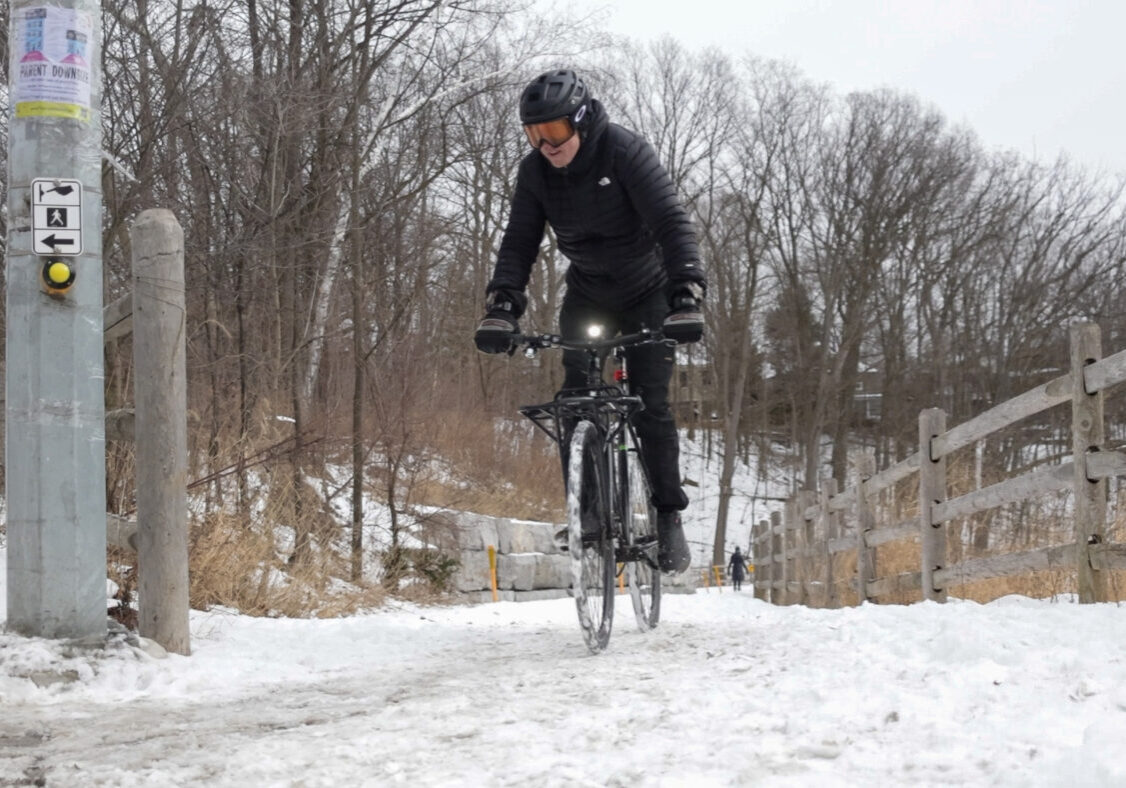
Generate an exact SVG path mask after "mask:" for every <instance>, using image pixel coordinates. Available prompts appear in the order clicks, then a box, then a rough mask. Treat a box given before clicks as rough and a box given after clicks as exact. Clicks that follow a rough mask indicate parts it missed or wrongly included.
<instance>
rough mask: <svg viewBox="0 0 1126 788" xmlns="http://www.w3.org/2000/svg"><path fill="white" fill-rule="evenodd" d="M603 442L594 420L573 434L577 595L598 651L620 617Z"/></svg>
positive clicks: (570, 511) (571, 524) (571, 523)
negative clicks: (618, 614) (616, 594)
mask: <svg viewBox="0 0 1126 788" xmlns="http://www.w3.org/2000/svg"><path fill="white" fill-rule="evenodd" d="M602 445H603V444H602V436H601V435H599V433H598V429H597V428H596V427H595V426H594V424H592V423H591V422H589V421H580V422H579V423H578V425H577V426H576V427H575V431H574V432H573V433H572V435H571V444H570V452H569V454H568V464H567V532H568V551H569V553H570V555H571V595H572V596H573V597H574V598H575V606H576V607H577V608H578V613H579V626H580V627H581V628H582V631H583V639H584V640H585V641H586V645H587V648H589V649H590V650H591V651H593V652H598V651H601V650H602V649H604V648H605V647H606V644H607V643H608V642H609V641H610V628H611V626H612V625H613V621H614V575H615V572H614V570H615V565H614V543H613V539H612V537H611V534H610V524H609V517H608V516H607V515H608V513H609V510H608V507H607V495H606V481H607V480H606V478H605V471H604V466H603V464H602V457H603V454H602ZM584 515H585V519H586V520H587V527H586V529H585V533H584V528H583V519H584Z"/></svg>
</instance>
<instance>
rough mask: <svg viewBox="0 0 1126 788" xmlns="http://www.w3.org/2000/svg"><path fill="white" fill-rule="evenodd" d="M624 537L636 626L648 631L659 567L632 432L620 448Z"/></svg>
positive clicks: (656, 607) (656, 617) (655, 615)
mask: <svg viewBox="0 0 1126 788" xmlns="http://www.w3.org/2000/svg"><path fill="white" fill-rule="evenodd" d="M622 460H623V462H624V466H625V467H624V472H625V477H626V481H627V484H626V485H625V493H626V495H625V501H624V503H625V513H624V517H623V518H622V522H623V524H624V526H625V541H626V544H627V545H628V552H629V553H630V555H631V556H632V557H634V559H635V560H631V561H628V562H627V563H626V567H625V572H626V586H627V587H628V588H629V595H630V601H631V602H633V614H634V617H635V618H636V619H637V627H638V629H640V630H641V631H642V632H648V631H649V630H651V629H653V628H654V627H656V626H657V623H658V622H659V621H660V620H661V570H660V566H659V565H658V563H657V510H656V508H655V507H654V506H653V502H652V500H651V498H652V494H651V490H650V487H649V479H648V478H647V476H646V474H645V469H644V468H643V467H642V465H641V455H640V453H639V451H638V447H637V444H636V441H635V440H634V437H633V435H632V434H631V435H630V437H629V441H628V443H627V445H626V450H625V451H624V452H623V456H622Z"/></svg>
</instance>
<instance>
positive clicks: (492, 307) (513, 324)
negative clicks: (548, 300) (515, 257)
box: [473, 290, 528, 355]
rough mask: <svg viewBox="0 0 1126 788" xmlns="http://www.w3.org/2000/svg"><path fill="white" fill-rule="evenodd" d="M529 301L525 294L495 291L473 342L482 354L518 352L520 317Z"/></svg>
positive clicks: (487, 304)
mask: <svg viewBox="0 0 1126 788" xmlns="http://www.w3.org/2000/svg"><path fill="white" fill-rule="evenodd" d="M527 303H528V300H527V298H526V297H525V296H524V294H523V293H516V292H513V291H510V290H494V291H492V292H491V293H489V298H488V301H487V302H486V308H487V310H488V311H486V312H485V317H484V318H483V319H482V320H481V322H480V323H478V324H477V331H476V332H475V333H474V334H473V342H474V343H475V344H476V345H477V349H478V350H480V351H481V352H482V353H508V354H509V355H512V352H513V351H514V350H516V339H517V337H519V336H520V323H519V322H517V321H518V320H519V319H520V315H522V314H523V313H524V307H525V306H526V305H527Z"/></svg>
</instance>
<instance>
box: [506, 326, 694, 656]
mask: <svg viewBox="0 0 1126 788" xmlns="http://www.w3.org/2000/svg"><path fill="white" fill-rule="evenodd" d="M517 342H518V346H520V345H522V346H523V347H524V354H525V356H527V357H529V358H534V357H535V355H536V353H538V352H539V351H540V350H545V349H548V348H560V349H564V350H581V351H584V352H585V353H586V354H587V359H588V364H587V380H586V385H585V386H583V387H581V388H578V389H569V390H564V391H561V392H559V393H557V394H556V395H555V398H554V399H553V400H552V401H551V402H546V403H543V404H540V405H525V406H522V407H520V408H519V411H520V413H521V414H523V415H524V416H526V417H527V418H529V419H531V421H532V423H533V424H535V425H536V426H537V427H539V428H540V429H541V430H543V431H544V432H545V433H546V434H547V435H548V437H550V438H551V439H552V440H553V441H554V442H555V443H557V444H558V445H559V447H560V454H561V457H566V458H567V461H566V467H565V469H564V473H565V480H566V487H567V529H566V531H567V545H566V549H567V552H568V553H569V554H570V556H571V575H572V577H571V594H572V596H573V597H574V599H575V606H576V608H577V609H578V615H579V626H580V628H581V629H582V632H583V639H584V640H585V641H586V645H587V647H588V648H589V649H590V650H591V651H592V652H594V653H597V652H599V651H601V650H602V649H604V648H605V647H606V644H607V643H608V642H609V641H610V630H611V628H612V626H613V620H614V596H615V586H616V585H619V581H620V582H622V583H624V584H625V585H626V586H627V587H628V588H629V594H630V599H631V601H632V603H633V611H634V616H635V617H636V619H637V624H638V627H639V629H640V630H641V631H642V632H647V631H649V630H651V629H653V628H654V627H656V626H657V623H658V621H659V620H660V611H661V572H660V568H659V565H658V563H657V512H656V510H655V508H654V507H653V504H652V502H651V500H650V482H649V471H648V469H647V468H646V467H645V462H644V458H643V457H642V455H641V452H640V448H639V447H640V444H639V442H638V439H637V433H636V431H635V430H634V427H633V424H632V421H631V419H632V417H633V416H634V414H636V413H638V412H640V411H641V410H642V409H643V408H644V407H645V406H644V404H643V403H642V401H641V397H639V396H637V395H635V394H631V393H630V390H629V375H628V370H627V369H626V354H625V351H626V348H628V347H632V346H635V345H640V344H645V343H654V342H663V343H668V344H670V345H671V344H675V343H673V342H672V341H671V340H667V339H665V338H664V336H663V335H662V334H661V332H659V331H654V330H651V329H642V330H641V331H639V332H637V333H633V334H626V335H622V336H618V337H613V338H610V339H601V338H592V339H589V340H570V339H563V338H562V337H561V336H559V335H557V334H530V335H522V336H520V337H519V338H518V339H517ZM607 355H610V356H612V357H613V359H614V365H615V369H614V381H615V382H614V383H613V384H608V383H606V382H605V381H604V380H603V373H602V367H603V361H604V360H605V358H606V357H607ZM564 449H566V451H565V452H564V451H563V450H564ZM584 520H585V521H586V527H585V528H584Z"/></svg>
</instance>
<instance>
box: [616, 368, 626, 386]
mask: <svg viewBox="0 0 1126 788" xmlns="http://www.w3.org/2000/svg"><path fill="white" fill-rule="evenodd" d="M625 379H626V371H625V370H624V369H615V370H614V382H615V383H621V382H622V381H623V380H625Z"/></svg>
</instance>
